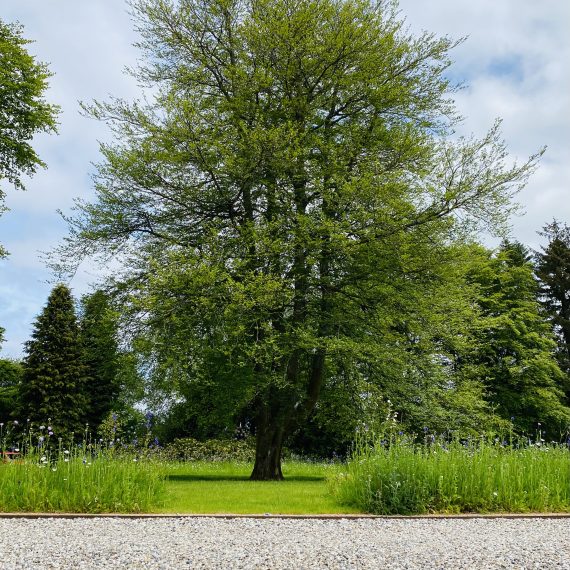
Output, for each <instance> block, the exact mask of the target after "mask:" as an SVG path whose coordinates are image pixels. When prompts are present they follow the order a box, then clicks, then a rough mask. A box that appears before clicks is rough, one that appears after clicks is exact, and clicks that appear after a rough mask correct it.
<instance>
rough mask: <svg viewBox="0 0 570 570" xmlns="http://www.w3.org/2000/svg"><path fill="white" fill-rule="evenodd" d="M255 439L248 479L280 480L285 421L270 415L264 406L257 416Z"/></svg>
mask: <svg viewBox="0 0 570 570" xmlns="http://www.w3.org/2000/svg"><path fill="white" fill-rule="evenodd" d="M256 429H257V432H256V441H255V465H254V466H253V472H252V474H251V477H250V479H251V480H253V481H281V480H282V479H283V472H282V471H281V451H282V449H283V436H284V433H285V423H284V422H283V421H282V420H280V419H279V417H275V416H272V415H271V413H270V410H268V409H267V408H265V409H264V410H263V411H262V413H261V414H260V417H259V418H258V423H257V428H256Z"/></svg>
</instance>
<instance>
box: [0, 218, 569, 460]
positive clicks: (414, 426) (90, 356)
mask: <svg viewBox="0 0 570 570" xmlns="http://www.w3.org/2000/svg"><path fill="white" fill-rule="evenodd" d="M543 233H544V235H545V237H547V238H548V243H547V245H546V246H545V247H544V248H542V250H541V251H539V252H535V253H534V255H532V256H531V254H530V253H529V250H528V249H527V248H525V247H524V246H523V245H522V244H520V243H517V242H509V241H503V243H502V244H501V246H500V247H499V248H498V249H496V250H494V251H492V250H489V249H486V248H484V247H483V246H481V245H478V244H470V245H466V246H464V247H462V248H460V251H458V252H455V254H454V255H453V256H452V257H451V256H450V258H449V259H448V261H449V262H451V261H452V262H453V264H455V270H454V272H453V273H451V272H449V271H448V272H446V276H447V278H446V280H445V281H442V282H441V284H440V286H441V289H440V290H439V295H440V296H441V297H448V298H449V294H450V292H452V293H453V295H452V296H451V297H450V299H451V305H449V304H448V303H447V301H446V305H445V306H446V310H448V311H453V312H452V313H449V312H443V313H442V314H441V315H436V316H435V317H434V316H433V315H432V319H431V320H430V321H429V323H428V324H429V326H430V327H436V328H437V330H438V335H437V338H433V337H434V335H433V331H430V338H429V341H427V342H426V341H425V339H423V338H422V331H421V330H418V328H416V329H415V330H411V327H408V328H407V329H405V330H394V332H393V338H392V339H391V340H390V344H389V345H388V346H386V347H385V353H384V354H381V355H379V361H378V363H373V364H370V365H369V366H368V367H366V368H361V369H354V368H351V367H350V362H346V363H341V364H340V365H339V366H338V368H335V369H334V370H332V371H331V374H330V375H329V377H328V379H327V382H326V384H325V385H324V387H323V393H322V396H321V399H320V401H319V403H318V404H317V406H316V407H315V410H314V412H313V413H312V414H311V416H310V417H309V419H308V422H307V424H306V425H305V426H303V427H302V428H301V429H299V430H297V431H296V432H294V433H292V434H291V435H290V437H289V438H288V439H287V440H286V444H287V446H288V447H289V448H290V449H292V450H294V451H296V452H298V453H301V454H307V455H315V456H325V457H330V456H333V455H339V456H342V455H344V454H346V452H347V450H348V449H349V448H350V445H351V443H352V441H353V439H354V436H355V433H356V431H357V430H359V429H366V430H371V431H376V432H380V431H382V430H385V429H386V427H387V426H388V425H389V426H391V428H392V429H394V428H395V427H396V426H397V429H398V430H402V431H406V432H407V433H417V434H422V433H423V432H424V429H425V428H428V429H429V430H430V431H431V432H447V433H451V432H453V433H456V434H461V435H463V436H468V435H470V434H471V435H475V434H479V433H481V432H487V433H497V434H499V433H501V432H505V431H508V430H514V431H515V432H516V433H519V434H527V435H529V436H530V437H532V438H534V437H536V433H537V432H539V431H540V432H541V434H542V436H543V437H548V438H550V439H554V440H556V441H558V440H560V439H561V438H563V437H567V436H568V433H569V430H570V389H569V386H570V374H569V370H568V367H567V364H568V342H567V337H566V336H565V334H566V333H567V332H568V331H567V330H565V329H564V327H563V325H566V326H567V324H568V322H569V319H568V315H567V314H566V313H564V310H567V301H568V298H569V297H570V239H569V237H570V236H569V233H568V226H566V225H565V224H560V223H558V222H553V223H552V224H549V225H547V226H545V228H544V232H543ZM457 254H460V255H457ZM422 295H423V293H422ZM442 300H443V299H440V302H442ZM409 301H410V300H409V299H406V298H403V299H402V303H405V302H409ZM418 301H419V299H415V300H414V302H418ZM424 302H429V303H430V304H431V303H432V302H433V299H428V300H427V301H425V300H424ZM431 306H432V310H433V305H431ZM78 313H79V317H76V309H75V302H74V300H73V298H72V296H71V293H70V291H69V289H68V288H67V287H66V286H64V285H61V284H60V285H57V286H56V287H55V288H54V289H53V291H52V293H51V295H50V297H49V299H48V302H47V305H46V307H45V308H44V310H43V312H42V313H41V315H39V316H38V319H37V320H36V323H35V329H34V332H33V336H32V339H31V340H30V341H29V342H28V343H27V345H26V357H25V359H24V360H23V361H22V362H16V361H9V360H0V418H1V419H2V420H4V421H7V420H8V418H12V419H18V420H19V421H22V420H24V421H25V420H27V419H30V420H31V421H34V422H36V423H40V424H41V423H44V424H45V423H46V422H47V420H48V418H50V419H51V424H52V425H53V426H54V427H55V429H56V430H58V432H59V433H60V434H62V433H69V432H71V431H75V432H76V433H81V432H82V431H83V430H84V429H85V424H86V423H88V424H89V426H90V429H91V430H92V431H93V432H97V430H100V431H101V428H104V427H105V426H104V425H102V424H104V422H105V421H106V422H107V423H108V422H109V418H110V416H111V415H113V416H114V417H115V421H114V424H115V425H117V419H118V418H121V422H123V423H127V424H129V425H131V426H132V425H133V421H135V423H136V421H138V422H139V424H141V423H142V422H144V416H143V414H142V412H141V411H140V410H143V409H145V408H147V410H152V411H153V413H154V414H155V415H156V423H155V425H154V426H153V434H154V435H156V436H157V437H158V438H159V439H160V441H162V442H164V443H167V442H168V441H172V440H173V439H175V438H181V437H194V438H196V439H199V440H207V439H212V438H217V439H232V438H235V437H247V436H248V435H251V434H252V433H254V432H255V429H256V427H257V426H256V423H255V410H254V409H253V408H252V405H251V401H248V400H247V398H246V397H244V394H243V393H242V389H243V385H242V384H240V382H239V380H240V378H239V373H240V371H239V366H236V368H235V370H234V371H233V372H234V373H235V375H233V374H232V370H231V367H228V364H227V363H226V362H219V363H216V362H214V361H212V365H213V366H214V367H213V368H212V370H211V372H210V375H208V376H203V377H201V378H196V377H195V376H193V375H192V374H189V373H188V371H185V366H186V365H187V358H188V355H187V354H181V355H180V357H179V359H178V360H176V358H175V356H174V355H173V354H172V353H170V351H169V357H170V360H168V361H165V362H162V361H159V362H153V363H152V364H151V363H149V355H150V354H157V351H156V347H153V346H152V345H153V343H154V337H152V336H151V337H147V336H139V337H137V338H136V339H135V340H134V342H133V343H132V344H131V346H130V347H129V348H128V350H127V349H126V348H125V347H124V346H123V347H122V348H119V346H120V342H119V338H120V337H121V336H123V333H122V332H120V326H121V325H120V320H121V314H120V311H119V310H118V309H117V308H113V307H112V299H111V298H110V297H109V296H108V295H107V294H105V293H103V292H102V291H96V292H94V293H93V294H90V295H86V296H84V297H83V298H82V299H81V303H80V304H79V308H78ZM444 320H445V321H446V322H445V323H444V322H442V321H444ZM387 355H389V358H390V361H389V362H388V363H386V362H385V359H386V357H387ZM220 374H222V375H223V374H225V376H220ZM173 384H174V385H175V386H176V387H175V388H174V389H173ZM137 402H138V404H139V405H138V406H135V404H136V403H137ZM137 410H138V411H137ZM394 419H395V420H397V423H394ZM103 431H104V429H103V430H102V431H101V433H103Z"/></svg>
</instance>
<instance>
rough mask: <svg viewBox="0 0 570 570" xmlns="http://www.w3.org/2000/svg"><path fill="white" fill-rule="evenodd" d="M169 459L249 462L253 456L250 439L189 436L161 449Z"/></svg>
mask: <svg viewBox="0 0 570 570" xmlns="http://www.w3.org/2000/svg"><path fill="white" fill-rule="evenodd" d="M163 455H164V457H165V458H166V459H168V460H171V461H239V462H251V461H253V459H254V457H255V444H254V442H253V441H252V440H236V439H227V440H220V439H210V440H207V441H197V440H196V439H193V438H191V437H187V438H184V439H175V440H174V441H173V442H172V443H169V444H168V445H167V446H166V447H165V448H164V451H163Z"/></svg>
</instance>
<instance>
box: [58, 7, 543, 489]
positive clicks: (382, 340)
mask: <svg viewBox="0 0 570 570" xmlns="http://www.w3.org/2000/svg"><path fill="white" fill-rule="evenodd" d="M134 12H135V17H136V18H137V19H138V26H139V29H140V31H141V33H142V41H141V47H142V49H143V50H144V52H145V55H146V56H147V58H146V65H143V66H142V67H141V68H140V69H139V71H138V76H139V79H140V80H141V82H143V83H145V84H146V85H147V86H148V87H150V88H151V89H152V96H151V97H150V98H149V101H150V102H149V103H148V104H143V103H135V104H129V103H127V102H124V101H114V102H112V103H109V104H105V103H96V104H94V105H93V106H92V107H91V108H89V109H88V111H89V112H90V113H91V114H92V115H93V116H94V117H96V118H99V119H102V120H106V121H108V123H109V124H110V125H111V127H112V128H113V129H114V131H115V133H116V135H117V142H116V143H115V144H110V145H103V146H102V153H103V156H104V162H103V164H101V165H100V167H99V173H98V177H97V182H96V192H97V198H96V200H95V202H94V203H79V204H78V206H77V211H76V215H75V216H74V218H72V219H71V220H70V222H71V235H70V237H69V239H68V241H67V243H66V245H65V246H64V248H63V250H62V255H63V257H62V259H61V260H60V261H61V263H63V264H64V265H65V263H66V262H70V263H71V264H72V265H73V264H76V263H77V262H78V261H79V260H80V259H81V258H83V257H85V256H86V255H95V256H97V255H101V256H103V258H104V259H108V257H109V256H113V255H118V256H119V257H120V259H121V262H122V263H123V267H124V272H123V274H122V275H119V276H117V278H116V281H115V285H116V287H117V289H118V290H119V291H120V292H121V293H122V294H123V299H124V306H125V307H126V308H127V309H128V310H129V312H130V315H129V316H130V317H131V318H130V322H137V323H138V331H137V332H138V334H139V336H140V337H141V338H142V339H143V340H142V341H141V343H142V345H143V346H144V347H145V350H146V355H147V362H148V363H149V370H148V377H149V378H151V379H154V380H156V381H157V383H158V384H159V385H161V386H162V387H164V388H166V387H167V386H170V393H171V394H172V393H173V392H174V398H176V397H178V395H179V394H180V393H183V392H184V390H185V389H186V387H185V386H192V387H193V386H194V385H196V384H201V385H202V386H203V387H205V386H209V387H211V390H210V394H211V400H210V401H211V402H212V404H213V408H214V409H216V410H223V413H222V414H221V415H223V416H224V417H225V418H228V417H229V416H231V411H232V410H233V415H234V417H235V416H236V415H238V413H239V411H240V410H243V409H244V407H248V406H249V407H250V409H252V410H253V412H254V418H253V419H254V425H255V428H256V430H257V431H256V433H257V437H258V441H257V450H258V454H257V461H256V466H255V470H254V474H253V476H254V477H255V478H262V479H263V478H280V477H281V469H280V466H279V461H280V455H281V449H282V446H283V444H284V442H285V438H286V436H287V435H288V434H290V433H292V432H294V431H295V430H296V429H297V428H298V427H299V426H301V425H303V424H304V423H305V422H306V421H307V418H308V416H309V415H310V414H311V412H312V410H313V409H314V408H315V406H316V404H317V402H318V401H319V398H320V395H321V391H322V389H323V386H324V385H325V384H326V383H327V382H328V380H329V378H330V376H331V374H334V373H335V370H338V369H340V368H341V366H344V367H347V368H349V369H350V370H351V372H350V374H351V375H352V377H353V378H354V379H355V380H354V381H352V380H351V382H352V385H353V386H358V385H360V384H361V381H364V382H370V383H372V384H375V385H378V386H380V388H381V391H382V392H387V391H388V390H393V391H395V392H396V391H398V389H399V388H398V385H399V384H400V383H401V384H403V385H405V387H406V389H405V391H404V393H403V394H402V397H401V399H402V407H403V404H404V402H403V400H404V398H405V399H408V398H410V397H411V398H412V402H417V406H418V407H421V406H422V402H421V400H422V398H424V394H425V393H426V387H427V388H428V393H429V398H430V401H431V402H436V401H437V400H438V397H439V395H441V394H444V393H445V386H446V385H447V384H449V378H446V377H445V374H442V373H441V372H440V373H439V376H438V377H436V378H435V379H434V371H436V369H437V367H436V366H435V364H434V360H435V357H434V355H437V354H439V352H433V349H435V348H437V349H440V348H442V349H443V348H445V347H443V343H442V342H440V339H441V338H442V337H441V335H442V334H443V335H444V338H445V339H446V341H447V343H448V344H451V342H452V341H451V339H452V338H453V336H454V335H455V336H457V331H455V332H454V333H452V327H451V324H452V323H453V322H454V318H453V317H452V318H450V319H449V318H448V317H449V315H450V314H452V313H450V312H449V309H450V308H451V307H452V306H453V302H452V301H450V299H449V298H448V297H446V298H444V299H440V298H439V296H441V293H442V292H444V291H447V289H448V288H453V287H455V285H454V283H455V277H454V275H455V273H456V270H455V269H454V263H455V262H454V261H453V258H454V255H453V254H452V253H450V252H452V251H453V247H450V244H453V243H454V242H456V241H458V240H459V238H460V237H464V236H465V235H466V234H468V233H469V232H470V231H471V230H473V229H474V228H475V227H477V226H479V225H481V224H483V225H484V226H485V227H490V228H491V229H493V230H497V231H500V230H501V229H503V228H504V226H505V222H506V218H507V216H508V214H509V212H510V211H511V210H512V205H511V198H512V195H513V194H514V193H516V191H517V190H518V189H520V188H521V187H522V186H523V185H524V184H525V182H526V180H527V178H528V176H529V175H530V173H531V172H532V170H533V168H534V167H535V165H536V161H537V158H538V155H537V156H533V157H531V158H530V159H529V160H528V161H527V162H526V163H524V164H522V165H512V166H507V165H506V164H505V158H506V156H507V151H506V148H505V146H504V143H503V142H502V140H501V137H500V133H499V126H498V124H496V125H495V126H493V127H492V128H491V130H490V131H489V133H488V134H487V135H486V136H485V137H483V139H482V140H474V139H462V140H459V141H456V142H453V141H451V140H449V139H448V138H446V135H447V134H449V133H450V132H451V131H452V129H453V126H454V123H455V118H456V113H455V110H454V108H453V102H452V94H453V92H454V87H453V86H452V85H451V84H450V83H449V81H448V80H447V79H446V78H445V76H444V71H445V69H446V68H447V67H448V65H449V64H450V60H449V51H450V49H452V48H453V47H454V46H455V45H456V43H457V42H453V41H452V40H450V39H449V38H436V37H435V36H433V35H430V34H427V33H424V34H423V35H421V36H420V37H413V36H410V35H409V34H408V33H407V32H406V31H405V30H404V25H403V22H402V21H401V20H400V19H399V16H398V13H397V10H396V5H395V4H394V3H392V2H378V3H371V2H367V1H364V2H359V3H348V2H337V1H336V0H324V1H322V2H311V1H302V2H297V3H295V4H294V5H291V4H290V3H289V2H285V1H283V0H261V2H259V1H256V2H255V3H252V2H248V1H246V2H234V1H230V2H227V1H226V0H213V1H212V2H208V3H205V4H204V3H193V2H169V3H166V2H162V1H160V0H139V1H137V2H135V3H134ZM450 258H451V259H450ZM449 273H451V274H452V278H451V282H452V283H453V285H449V283H448V281H449V280H448V279H447V275H448V274H449ZM433 301H435V302H436V305H435V308H433V307H432V302H433ZM457 303H458V304H460V305H461V304H462V302H461V301H457ZM446 309H447V313H446V312H445V310H446ZM461 314H462V315H464V311H462V312H461ZM432 386H435V388H434V389H433V390H432V389H431V387H432ZM192 389H193V388H192ZM414 391H415V394H414V393H413V392H414ZM404 394H405V395H404ZM418 399H419V401H417V400H418ZM187 401H188V400H187ZM423 409H426V407H425V406H424V407H423ZM414 421H415V422H417V421H418V420H417V419H414Z"/></svg>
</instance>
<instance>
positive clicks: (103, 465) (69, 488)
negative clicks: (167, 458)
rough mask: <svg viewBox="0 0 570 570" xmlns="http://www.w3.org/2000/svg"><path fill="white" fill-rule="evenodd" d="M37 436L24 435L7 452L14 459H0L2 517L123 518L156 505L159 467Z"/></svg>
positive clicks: (84, 445)
mask: <svg viewBox="0 0 570 570" xmlns="http://www.w3.org/2000/svg"><path fill="white" fill-rule="evenodd" d="M42 427H43V426H42ZM41 433H42V434H43V433H45V434H46V435H45V436H44V435H38V433H35V434H34V433H33V432H32V431H27V432H24V433H23V434H22V435H21V437H19V438H18V439H17V441H16V442H14V441H13V443H15V444H13V445H12V446H11V447H10V449H11V450H17V452H18V455H11V456H10V457H11V459H9V460H7V459H6V458H4V459H3V460H2V457H0V511H1V512H76V513H104V512H123V513H126V512H145V511H149V510H152V509H153V508H157V506H158V505H160V503H161V500H162V497H163V493H164V488H165V477H166V470H165V468H164V467H163V465H161V464H160V463H159V462H157V461H152V460H145V459H140V458H139V457H137V456H136V455H135V454H133V453H117V452H116V451H115V449H113V448H112V447H106V448H105V447H103V446H102V445H101V444H94V443H91V442H90V441H89V440H88V439H87V438H84V439H83V442H82V443H80V444H74V443H73V442H72V441H69V442H67V444H65V443H64V442H63V441H62V440H61V439H60V440H59V441H57V440H56V441H55V442H54V441H53V438H50V437H49V436H48V433H47V432H45V431H43V432H41ZM0 449H2V451H4V450H5V449H6V448H5V446H4V445H2V446H0Z"/></svg>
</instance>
